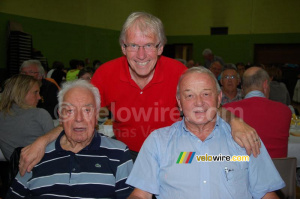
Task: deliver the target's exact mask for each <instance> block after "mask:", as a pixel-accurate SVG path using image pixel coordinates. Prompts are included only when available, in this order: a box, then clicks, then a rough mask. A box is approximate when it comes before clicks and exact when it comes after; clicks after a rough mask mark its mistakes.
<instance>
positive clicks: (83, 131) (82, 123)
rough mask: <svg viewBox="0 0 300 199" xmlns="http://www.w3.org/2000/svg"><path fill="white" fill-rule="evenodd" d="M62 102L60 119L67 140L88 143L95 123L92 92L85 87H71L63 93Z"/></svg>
mask: <svg viewBox="0 0 300 199" xmlns="http://www.w3.org/2000/svg"><path fill="white" fill-rule="evenodd" d="M63 102H64V104H63V107H62V110H61V112H60V119H61V120H62V125H63V127H64V130H65V134H66V137H67V139H68V141H69V142H71V143H73V144H74V143H81V144H83V145H88V144H89V143H90V142H91V140H92V139H93V135H94V129H95V126H96V124H97V111H96V102H95V98H94V95H93V93H92V92H91V91H89V90H87V89H85V88H80V87H76V88H72V89H70V90H69V91H68V92H67V93H66V94H65V96H64V99H63Z"/></svg>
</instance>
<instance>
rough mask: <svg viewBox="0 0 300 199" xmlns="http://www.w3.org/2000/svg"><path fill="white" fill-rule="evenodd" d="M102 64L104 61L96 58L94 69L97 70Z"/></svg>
mask: <svg viewBox="0 0 300 199" xmlns="http://www.w3.org/2000/svg"><path fill="white" fill-rule="evenodd" d="M101 65H102V62H101V61H100V60H98V59H96V60H94V61H93V68H94V71H95V70H97V69H98V68H99V67H100V66H101Z"/></svg>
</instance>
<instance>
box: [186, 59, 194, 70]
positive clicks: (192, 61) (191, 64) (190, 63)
mask: <svg viewBox="0 0 300 199" xmlns="http://www.w3.org/2000/svg"><path fill="white" fill-rule="evenodd" d="M186 66H187V67H188V68H192V67H193V66H195V61H194V60H192V59H190V60H189V61H188V62H187V64H186Z"/></svg>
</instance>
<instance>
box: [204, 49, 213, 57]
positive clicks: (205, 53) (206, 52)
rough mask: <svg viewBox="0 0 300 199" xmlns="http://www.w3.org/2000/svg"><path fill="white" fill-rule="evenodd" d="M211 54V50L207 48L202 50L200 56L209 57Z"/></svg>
mask: <svg viewBox="0 0 300 199" xmlns="http://www.w3.org/2000/svg"><path fill="white" fill-rule="evenodd" d="M211 54H212V51H211V49H209V48H206V49H204V50H203V52H202V55H204V56H205V55H211Z"/></svg>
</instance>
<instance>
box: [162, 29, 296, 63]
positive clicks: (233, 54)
mask: <svg viewBox="0 0 300 199" xmlns="http://www.w3.org/2000/svg"><path fill="white" fill-rule="evenodd" d="M180 43H191V44H193V58H194V60H196V61H198V62H200V63H204V60H203V56H202V51H203V49H205V48H208V47H209V48H211V49H212V51H213V52H214V54H216V55H219V56H221V57H222V58H223V59H224V61H225V62H227V63H237V62H244V63H247V62H251V63H253V60H254V55H253V53H254V45H255V44H273V43H276V44H281V43H287V44H291V43H300V33H286V34H283V33H282V34H248V35H246V34H243V35H215V36H205V35H203V36H168V44H180Z"/></svg>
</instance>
